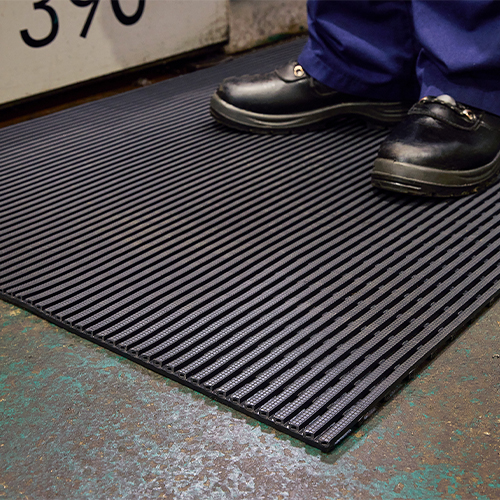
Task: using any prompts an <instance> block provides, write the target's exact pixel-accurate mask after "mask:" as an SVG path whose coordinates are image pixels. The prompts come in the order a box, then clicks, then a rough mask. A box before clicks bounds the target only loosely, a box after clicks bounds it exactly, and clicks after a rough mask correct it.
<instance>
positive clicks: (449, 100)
mask: <svg viewBox="0 0 500 500" xmlns="http://www.w3.org/2000/svg"><path fill="white" fill-rule="evenodd" d="M436 99H437V100H438V101H441V102H445V103H447V104H451V105H452V106H456V105H457V101H455V99H453V97H451V95H448V94H442V95H440V96H437V97H436Z"/></svg>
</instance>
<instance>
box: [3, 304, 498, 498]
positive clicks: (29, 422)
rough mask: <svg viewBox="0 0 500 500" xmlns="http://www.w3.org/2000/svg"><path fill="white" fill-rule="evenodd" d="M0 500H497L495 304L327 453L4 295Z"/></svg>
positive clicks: (496, 335) (496, 330) (496, 317)
mask: <svg viewBox="0 0 500 500" xmlns="http://www.w3.org/2000/svg"><path fill="white" fill-rule="evenodd" d="M0 328H1V335H0V364H1V371H0V374H1V383H0V407H1V412H2V426H1V431H0V450H1V452H0V457H1V458H0V460H1V468H0V471H1V472H0V498H6V499H30V500H31V499H33V500H44V499H61V500H63V499H65V500H69V499H87V498H88V499H115V498H127V499H128V498H130V499H138V498H141V499H142V498H147V499H150V498H151V499H156V498H165V499H176V500H177V499H204V500H205V499H229V498H237V499H240V498H241V499H255V500H256V499H278V500H284V499H295V500H298V499H300V500H302V499H306V500H315V499H321V500H323V499H325V500H326V499H329V500H330V499H335V500H337V499H363V500H367V499H381V500H400V499H405V500H406V499H411V500H417V499H418V500H432V499H463V500H467V499H477V500H495V499H500V479H499V471H500V445H499V441H500V439H499V438H500V342H499V341H500V304H497V305H496V306H494V307H493V308H492V309H490V310H489V311H487V312H486V313H485V314H484V315H483V316H482V317H481V318H480V319H479V320H478V321H476V322H475V323H474V324H473V325H472V327H470V328H469V329H468V330H466V331H465V332H464V333H463V334H462V335H461V336H460V337H459V338H458V339H457V340H456V341H455V342H454V343H452V344H451V345H450V346H449V347H448V348H447V349H446V350H445V351H444V352H443V353H442V354H441V355H439V357H438V358H436V359H435V360H434V361H433V363H432V364H431V365H429V366H428V367H426V368H425V369H424V370H423V371H422V372H421V373H420V375H419V376H418V377H417V378H416V379H415V380H413V381H412V382H411V383H410V384H409V385H407V386H406V387H404V388H403V389H402V390H401V391H400V392H399V393H398V394H397V395H396V396H395V397H394V398H393V399H392V400H391V401H390V402H389V403H388V404H386V405H385V406H384V407H383V408H382V409H381V410H380V411H379V412H378V413H376V414H375V415H374V416H372V417H371V418H370V419H369V420H368V421H367V422H366V423H365V425H364V426H362V427H361V428H360V429H358V430H357V431H356V432H355V434H354V435H351V436H350V437H348V438H347V439H346V440H344V441H343V442H342V443H341V444H340V445H339V446H338V447H337V448H336V449H335V450H334V451H333V452H332V453H329V454H324V453H321V452H319V451H318V450H316V449H314V448H312V447H310V446H306V445H304V444H303V443H301V442H299V441H297V440H295V439H292V438H290V437H288V436H287V435H284V434H282V433H280V432H276V431H275V430H273V429H272V428H269V427H267V426H265V425H263V424H261V423H259V422H257V421H255V420H253V419H251V418H248V417H245V416H243V415H241V414H238V413H237V412H235V411H233V410H230V409H228V408H226V407H224V406H222V405H220V404H218V403H215V402H213V401H211V400H209V399H208V398H206V397H205V396H202V395H200V394H197V393H196V392H193V391H191V390H189V389H187V388H184V387H183V386H181V385H179V384H177V383H174V382H172V381H169V380H168V379H165V378H163V377H161V376H160V375H158V374H156V373H153V372H150V371H148V370H146V369H144V368H142V367H140V366H138V365H135V364H134V363H132V362H130V361H128V360H125V359H123V358H120V357H119V356H117V355H115V354H113V353H111V352H109V351H106V350H105V349H103V348H100V347H98V346H96V345H94V344H92V343H90V342H88V341H86V340H83V339H81V338H79V337H77V336H76V335H73V334H71V333H68V332H65V331H64V330H61V329H60V328H57V327H55V326H53V325H51V324H49V323H47V322H46V321H44V320H42V319H39V318H37V317H36V316H33V315H32V314H31V313H28V312H26V311H23V310H21V309H19V308H17V307H15V306H12V305H10V304H7V303H5V302H2V301H0Z"/></svg>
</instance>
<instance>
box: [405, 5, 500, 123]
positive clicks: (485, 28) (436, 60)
mask: <svg viewBox="0 0 500 500" xmlns="http://www.w3.org/2000/svg"><path fill="white" fill-rule="evenodd" d="M413 14H414V23H415V35H416V37H417V39H418V40H419V43H420V45H421V51H420V53H419V56H418V60H417V70H416V72H417V77H418V79H419V83H420V87H421V91H420V97H424V96H429V95H433V96H438V95H441V94H449V95H451V96H453V97H454V99H455V100H457V101H459V102H462V103H464V104H466V105H468V106H472V107H475V108H479V109H482V110H485V111H488V112H490V113H494V114H496V115H500V2H498V1H496V0H495V1H491V0H490V1H478V0H474V1H464V0H455V1H453V2H447V1H442V2H439V1H434V2H431V1H414V2H413Z"/></svg>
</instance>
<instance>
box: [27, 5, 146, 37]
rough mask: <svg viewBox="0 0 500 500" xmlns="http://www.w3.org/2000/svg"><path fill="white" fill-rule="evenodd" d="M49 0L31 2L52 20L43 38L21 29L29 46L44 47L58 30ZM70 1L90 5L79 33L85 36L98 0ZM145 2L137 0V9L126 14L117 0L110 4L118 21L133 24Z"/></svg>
mask: <svg viewBox="0 0 500 500" xmlns="http://www.w3.org/2000/svg"><path fill="white" fill-rule="evenodd" d="M49 1H50V0H40V1H39V2H35V3H34V4H33V8H34V9H35V10H44V11H45V12H47V14H48V15H49V16H50V20H51V22H52V28H51V30H50V33H49V34H48V35H47V36H46V37H45V38H41V39H36V38H33V37H32V36H31V35H30V34H29V33H28V30H22V31H21V37H22V39H23V40H24V42H25V43H26V44H27V45H29V46H30V47H44V46H45V45H48V44H49V43H50V42H52V41H53V40H54V38H55V37H56V36H57V32H58V31H59V19H58V17H57V12H56V11H55V10H54V8H53V7H51V6H50V5H48V3H49ZM71 2H72V3H73V4H74V5H76V6H77V7H91V8H90V11H89V15H88V17H87V20H86V21H85V24H84V26H83V29H82V32H81V33H80V36H81V37H83V38H85V37H86V36H87V33H88V31H89V28H90V25H91V24H92V19H94V14H95V11H96V10H97V6H98V4H99V0H71ZM145 3H146V0H139V5H138V6H137V10H136V11H135V12H134V14H132V15H127V14H125V13H124V12H123V10H122V8H121V7H120V2H119V0H111V6H112V7H113V12H114V14H115V16H116V19H118V21H120V22H121V23H122V24H125V25H126V26H130V25H131V24H135V23H136V22H137V21H138V20H139V19H140V18H141V16H142V13H143V12H144V5H145Z"/></svg>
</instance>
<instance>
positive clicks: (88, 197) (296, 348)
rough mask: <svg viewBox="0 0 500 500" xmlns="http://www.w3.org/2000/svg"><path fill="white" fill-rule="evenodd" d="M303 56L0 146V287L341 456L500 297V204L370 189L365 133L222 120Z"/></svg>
mask: <svg viewBox="0 0 500 500" xmlns="http://www.w3.org/2000/svg"><path fill="white" fill-rule="evenodd" d="M302 43H303V42H302V41H299V42H293V43H290V44H286V45H282V46H280V47H278V48H273V49H266V50H264V51H260V52H257V53H255V54H252V55H248V56H245V57H243V58H239V59H237V60H235V61H233V62H230V63H226V64H223V65H220V66H217V67H215V68H210V69H207V70H203V71H199V72H196V73H193V74H190V75H187V76H183V77H179V78H176V79H174V80H170V81H167V82H163V83H160V84H157V85H153V86H150V87H146V88H144V89H140V90H137V91H133V92H129V93H126V94H122V95H119V96H115V97H112V98H107V99H104V100H102V101H98V102H94V103H91V104H87V105H84V106H80V107H77V108H73V109H70V110H67V111H64V112H61V113H57V114H54V115H51V116H47V117H44V118H41V119H37V120H34V121H31V122H27V123H23V124H19V125H16V126H12V127H9V128H7V129H4V130H1V131H0V145H1V146H0V175H1V184H0V193H1V194H0V200H1V207H2V215H1V218H0V234H1V238H0V259H1V260H0V288H1V294H2V297H4V298H5V299H7V300H9V301H11V302H14V303H16V304H20V305H22V306H24V307H26V308H28V309H31V310H33V311H35V312H36V313H37V314H39V315H40V316H43V317H45V318H47V319H49V320H50V321H52V322H54V323H56V324H58V325H62V326H63V327H64V328H66V329H67V330H70V331H72V332H75V333H78V334H79V335H82V336H84V337H86V338H91V339H92V340H94V341H95V342H98V343H100V344H102V345H105V346H107V347H109V348H110V349H112V350H114V351H117V352H120V353H123V354H124V355H125V356H127V357H129V358H131V359H134V360H136V361H137V362H139V363H141V364H144V365H146V366H148V367H151V368H152V369H154V370H156V371H158V372H160V373H163V374H165V375H167V376H168V377H171V378H173V379H175V380H179V381H181V382H182V383H184V384H187V385H188V386H191V387H194V388H196V389H197V390H199V391H201V392H204V393H205V394H208V395H210V396H211V397H213V398H215V399H217V400H220V401H223V402H225V403H226V404H228V405H230V406H232V407H235V408H238V409H240V410H241V411H243V412H245V413H247V414H251V415H254V416H256V417H257V418H258V419H260V420H262V421H265V422H267V423H269V424H270V425H272V426H274V427H276V428H278V429H281V430H284V431H285V432H288V433H290V434H292V435H293V436H296V437H298V438H299V439H302V440H304V441H306V442H308V443H310V444H312V445H314V446H317V447H319V448H321V449H323V450H330V449H331V448H332V447H333V446H334V444H335V443H337V442H338V441H339V440H340V439H341V438H342V437H343V436H345V435H346V433H348V432H349V431H350V430H351V429H352V428H353V427H354V426H356V425H357V424H358V423H359V422H360V421H362V420H363V419H364V418H366V417H367V416H368V415H369V414H370V413H371V412H372V411H373V409H374V408H376V406H377V404H378V403H379V402H380V401H381V400H382V399H383V398H385V397H387V396H389V395H390V394H391V393H392V392H393V391H394V390H395V388H396V387H397V386H398V384H399V383H400V382H401V381H402V380H404V379H405V378H406V377H408V376H409V375H411V374H412V372H414V371H415V370H416V369H417V367H418V366H419V365H421V364H422V363H423V362H424V361H425V360H426V359H428V358H429V357H430V356H431V355H432V354H433V353H435V352H436V350H437V349H438V348H439V347H440V346H442V345H444V344H445V343H446V341H448V340H449V339H450V338H452V337H453V336H454V335H456V334H457V333H458V332H459V331H460V329H461V328H462V327H463V326H464V325H465V324H467V323H468V322H469V321H470V320H471V319H472V318H473V317H474V316H475V315H477V313H478V312H479V311H480V310H481V309H482V308H483V306H485V305H486V304H487V303H489V302H490V301H492V300H493V299H495V298H496V296H497V295H498V292H499V288H500V284H499V281H498V280H499V277H500V253H499V251H498V250H499V247H500V238H499V237H498V236H499V229H498V221H499V216H500V194H499V186H498V185H497V186H494V187H493V188H492V189H490V190H489V191H487V192H486V193H483V194H480V195H477V196H472V197H467V198H463V199H456V200H429V199H419V198H409V197H403V196H400V197H398V196H395V195H391V194H389V193H385V192H382V191H377V190H375V189H372V188H371V187H370V168H371V164H372V162H373V160H374V158H375V156H376V152H377V147H378V145H379V143H380V141H381V140H382V139H383V137H384V135H385V134H386V133H387V132H386V131H384V130H371V129H368V128H366V127H365V125H364V124H362V123H359V122H356V121H349V120H345V121H342V122H339V123H338V125H336V126H335V127H333V128H332V129H331V130H328V131H324V132H317V133H307V134H303V135H295V136H294V135H290V136H253V135H248V134H242V133H237V132H232V131H230V130H226V129H224V128H223V127H222V126H220V125H217V124H215V123H214V122H213V120H212V119H211V117H210V116H209V113H208V99H209V96H210V95H211V93H212V92H213V90H214V89H215V87H216V85H217V83H218V82H219V81H220V80H221V79H222V78H223V77H225V76H229V75H232V74H243V73H247V72H257V71H260V70H267V69H271V68H273V67H274V66H275V65H276V64H280V63H281V62H283V61H286V60H289V59H291V58H293V56H294V55H296V54H297V53H298V52H299V50H300V47H301V44H302ZM416 411H418V409H416Z"/></svg>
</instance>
